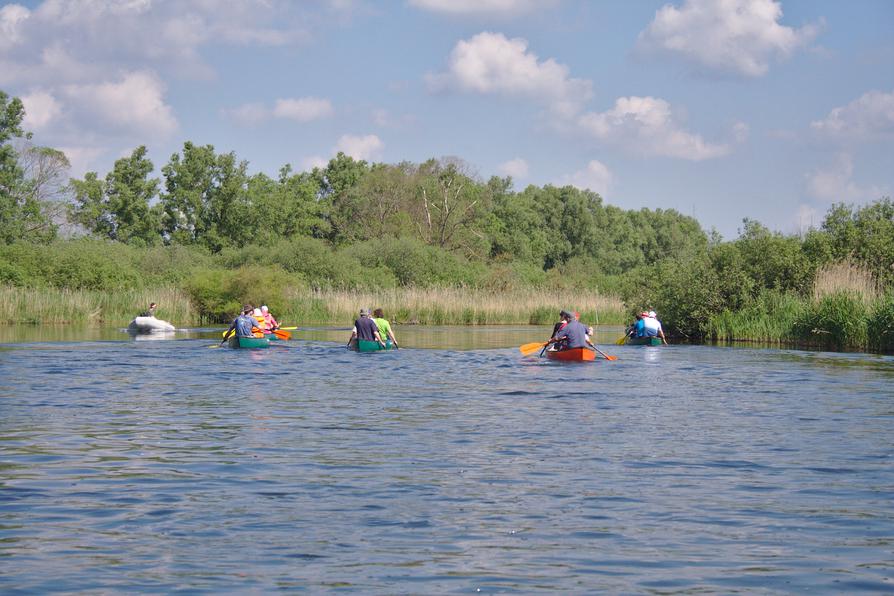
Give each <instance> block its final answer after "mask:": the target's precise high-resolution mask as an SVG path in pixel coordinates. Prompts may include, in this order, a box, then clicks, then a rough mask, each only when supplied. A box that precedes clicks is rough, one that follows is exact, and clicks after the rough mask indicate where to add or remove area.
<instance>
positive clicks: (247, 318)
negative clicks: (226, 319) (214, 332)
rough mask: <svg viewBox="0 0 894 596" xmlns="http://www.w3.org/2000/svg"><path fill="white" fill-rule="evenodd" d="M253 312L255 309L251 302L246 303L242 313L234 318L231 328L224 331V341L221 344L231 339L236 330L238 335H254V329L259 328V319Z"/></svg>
mask: <svg viewBox="0 0 894 596" xmlns="http://www.w3.org/2000/svg"><path fill="white" fill-rule="evenodd" d="M253 312H254V309H253V308H252V306H251V304H246V305H244V306H243V307H242V314H241V315H239V316H238V317H236V318H235V319H233V322H232V323H231V324H230V328H229V329H227V331H226V333H224V338H223V341H221V342H220V343H221V345H223V344H224V343H225V342H226V341H227V339H229V337H230V335H231V334H232V333H233V332H234V331H235V332H236V337H254V331H255V329H257V328H258V321H257V319H255V318H254V317H253V316H252V313H253Z"/></svg>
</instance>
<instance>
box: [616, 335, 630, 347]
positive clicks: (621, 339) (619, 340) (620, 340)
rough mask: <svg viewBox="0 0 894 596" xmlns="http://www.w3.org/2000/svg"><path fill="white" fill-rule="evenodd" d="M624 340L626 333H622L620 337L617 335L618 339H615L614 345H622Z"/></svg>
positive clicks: (625, 339)
mask: <svg viewBox="0 0 894 596" xmlns="http://www.w3.org/2000/svg"><path fill="white" fill-rule="evenodd" d="M625 341H627V336H626V335H622V336H621V337H619V338H618V339H616V340H615V345H616V346H623V345H624V342H625Z"/></svg>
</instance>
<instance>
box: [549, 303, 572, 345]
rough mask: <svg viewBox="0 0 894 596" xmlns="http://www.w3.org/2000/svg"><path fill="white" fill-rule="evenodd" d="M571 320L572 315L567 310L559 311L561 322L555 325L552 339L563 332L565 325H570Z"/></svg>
mask: <svg viewBox="0 0 894 596" xmlns="http://www.w3.org/2000/svg"><path fill="white" fill-rule="evenodd" d="M570 319H571V314H570V313H569V312H568V311H566V310H560V311H559V322H558V323H556V324H555V325H553V333H552V335H550V337H551V338H552V337H555V336H556V333H558V332H559V331H561V330H562V328H563V327H565V325H567V324H568V321H569V320H570Z"/></svg>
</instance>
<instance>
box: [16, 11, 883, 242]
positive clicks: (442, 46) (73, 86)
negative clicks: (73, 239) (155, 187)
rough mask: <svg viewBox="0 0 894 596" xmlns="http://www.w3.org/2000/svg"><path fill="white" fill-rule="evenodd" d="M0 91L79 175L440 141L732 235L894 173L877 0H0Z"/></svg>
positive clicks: (814, 217) (488, 162)
mask: <svg viewBox="0 0 894 596" xmlns="http://www.w3.org/2000/svg"><path fill="white" fill-rule="evenodd" d="M0 89H2V90H4V91H6V92H7V93H8V94H10V95H14V96H18V97H21V98H22V99H23V101H24V102H25V106H26V110H27V112H28V114H27V119H26V127H27V128H28V129H29V130H31V131H33V132H34V139H35V141H36V142H37V143H39V144H43V145H49V146H53V147H57V148H60V149H63V150H64V151H65V152H66V154H67V155H68V156H69V158H70V160H71V161H72V174H73V175H75V176H79V177H80V176H82V175H83V173H84V172H85V171H88V170H94V171H97V172H99V173H100V175H105V173H106V172H107V171H108V170H109V169H110V168H111V165H112V163H113V162H114V160H115V159H117V158H119V157H121V156H123V155H126V154H129V153H130V151H131V150H132V149H133V148H134V147H136V146H138V145H141V144H145V145H146V146H147V147H148V148H149V152H150V156H151V157H152V159H153V161H154V162H155V164H156V167H157V169H159V170H160V168H161V166H162V165H164V164H165V163H166V162H167V161H168V160H169V159H170V156H171V154H172V153H175V152H177V151H179V149H180V148H181V147H182V145H183V142H184V141H192V142H194V143H198V144H212V145H214V147H215V149H216V150H217V151H218V152H225V151H235V152H236V154H237V156H239V157H240V158H241V159H245V160H247V161H248V162H249V163H250V169H251V170H252V171H253V172H257V171H263V172H266V173H268V174H270V175H276V172H277V171H278V170H279V168H280V167H281V166H283V165H284V164H286V163H289V164H292V165H293V167H294V168H296V169H299V170H302V169H309V168H311V167H313V166H315V165H321V164H324V163H325V162H326V161H327V160H328V159H329V158H330V157H332V156H333V155H334V154H335V153H337V152H338V151H344V152H345V153H347V154H349V155H352V156H354V157H356V158H359V159H366V160H372V161H384V162H388V163H396V162H399V161H404V160H408V161H413V162H420V161H423V160H425V159H428V158H429V157H442V156H456V157H460V158H462V159H463V160H465V161H466V162H468V163H469V164H470V166H471V167H472V168H473V170H474V171H477V172H478V174H479V175H480V176H481V177H482V178H487V177H490V176H491V175H495V174H496V175H501V176H506V175H508V176H512V179H513V180H514V183H515V188H516V189H517V190H521V189H523V188H524V187H525V186H527V185H528V184H536V185H544V184H573V185H575V186H578V187H581V188H590V189H592V190H594V191H597V192H599V193H600V194H601V195H602V196H603V198H604V199H605V201H606V202H607V203H610V204H613V205H617V206H619V207H622V208H625V209H638V208H641V207H649V208H653V209H654V208H664V209H668V208H673V209H677V210H678V211H680V212H682V213H685V214H687V215H694V216H695V217H697V218H698V219H699V221H701V223H702V225H703V226H704V227H705V229H706V230H710V229H711V228H714V229H716V230H717V231H719V232H720V233H721V234H723V236H724V237H725V238H727V239H730V238H734V237H735V236H736V235H737V231H738V229H739V228H740V227H741V222H742V219H743V218H745V217H750V218H752V219H757V220H759V221H761V222H763V223H764V224H766V225H768V226H769V227H771V228H772V229H776V230H779V231H782V232H786V233H793V232H798V231H803V230H804V229H806V228H807V227H808V226H810V225H811V224H813V225H818V224H819V223H820V222H821V220H822V217H823V215H824V213H825V212H826V210H827V209H828V207H829V206H830V205H831V204H832V203H834V202H847V203H855V204H861V203H865V202H868V201H872V200H875V199H878V198H881V197H883V196H892V188H894V2H891V1H890V0H857V1H853V2H841V1H839V0H829V1H827V0H798V1H794V0H785V1H781V2H780V1H773V0H675V1H673V2H669V3H668V2H666V1H651V0H638V1H637V2H625V1H621V0H618V1H599V2H597V1H589V0H581V1H578V0H382V1H379V0H328V1H327V0H305V1H301V2H298V1H296V2H291V1H287V0H226V1H223V0H220V1H218V0H44V1H33V2H25V1H19V2H0Z"/></svg>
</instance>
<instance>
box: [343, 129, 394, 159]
mask: <svg viewBox="0 0 894 596" xmlns="http://www.w3.org/2000/svg"><path fill="white" fill-rule="evenodd" d="M384 148H385V143H383V142H382V140H381V139H380V138H379V137H377V136H376V135H365V136H356V135H342V136H341V138H339V139H338V144H337V145H336V146H335V149H334V151H335V152H336V153H337V152H339V151H341V152H342V153H344V154H345V155H349V156H351V157H353V158H354V159H357V160H365V161H375V160H377V159H379V158H380V157H381V154H382V150H383V149H384Z"/></svg>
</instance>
